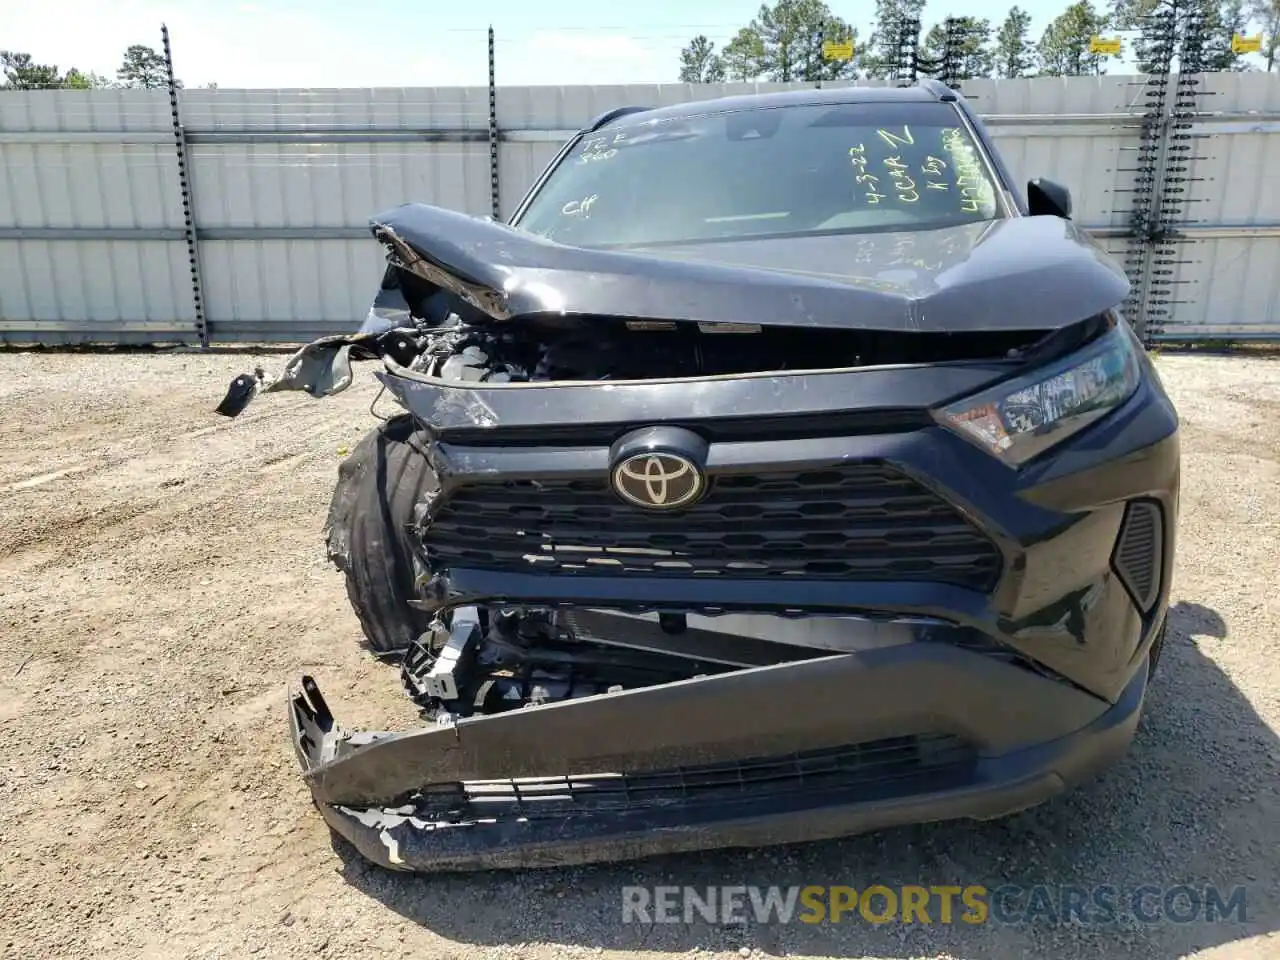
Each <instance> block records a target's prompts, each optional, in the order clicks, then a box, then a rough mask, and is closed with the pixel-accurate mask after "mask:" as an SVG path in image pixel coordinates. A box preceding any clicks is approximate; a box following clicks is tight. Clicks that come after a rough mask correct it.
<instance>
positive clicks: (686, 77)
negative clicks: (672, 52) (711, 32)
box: [680, 33, 724, 83]
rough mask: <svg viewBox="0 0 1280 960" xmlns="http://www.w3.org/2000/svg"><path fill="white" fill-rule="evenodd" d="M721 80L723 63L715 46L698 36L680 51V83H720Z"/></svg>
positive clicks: (700, 35) (703, 37)
mask: <svg viewBox="0 0 1280 960" xmlns="http://www.w3.org/2000/svg"><path fill="white" fill-rule="evenodd" d="M723 80H724V61H723V60H722V59H721V58H720V57H719V55H718V54H717V53H716V45H715V44H714V43H712V42H711V41H710V40H708V39H707V38H706V37H705V36H704V35H703V34H701V33H700V34H698V35H697V36H696V37H694V38H693V39H692V40H690V41H689V45H688V46H687V47H685V48H684V49H683V50H681V51H680V82H681V83H721V82H722V81H723Z"/></svg>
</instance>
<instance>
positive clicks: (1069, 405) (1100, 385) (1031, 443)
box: [934, 322, 1141, 466]
mask: <svg viewBox="0 0 1280 960" xmlns="http://www.w3.org/2000/svg"><path fill="white" fill-rule="evenodd" d="M1138 349H1140V348H1139V347H1138V346H1137V344H1136V340H1135V338H1134V337H1133V336H1132V335H1131V334H1130V333H1129V328H1128V326H1127V325H1126V324H1124V323H1123V322H1121V323H1118V324H1117V325H1116V326H1115V327H1113V328H1112V329H1111V330H1110V331H1109V332H1108V333H1106V334H1103V335H1102V336H1101V337H1099V338H1098V339H1097V340H1095V341H1094V342H1093V343H1091V344H1089V345H1088V346H1087V347H1085V348H1084V349H1083V350H1079V351H1077V352H1076V353H1073V354H1071V356H1069V357H1066V358H1064V359H1062V360H1059V361H1056V362H1055V363H1053V364H1051V365H1049V366H1047V367H1043V368H1041V369H1039V370H1036V371H1035V372H1034V373H1030V374H1027V375H1025V376H1022V377H1018V378H1016V379H1014V380H1008V381H1005V382H1004V383H1001V384H999V385H997V386H995V387H992V388H991V389H989V390H984V391H983V392H982V393H979V394H975V395H974V396H971V397H966V398H965V399H964V400H961V401H959V402H957V403H953V404H951V405H949V406H947V407H943V408H942V409H940V410H938V411H935V414H934V416H935V417H937V419H938V422H939V423H941V424H942V425H943V426H944V427H948V428H949V429H951V430H954V431H955V432H956V433H958V434H960V436H962V437H964V438H965V439H966V440H970V441H972V442H974V443H976V444H977V445H978V446H980V447H982V448H983V449H984V450H986V451H988V452H989V453H992V454H994V455H995V456H997V457H999V458H1000V459H1001V460H1003V461H1005V463H1008V464H1010V465H1012V466H1017V465H1019V464H1022V463H1025V462H1026V461H1027V460H1029V459H1031V458H1032V457H1034V456H1036V455H1037V454H1039V453H1043V452H1044V451H1045V450H1047V449H1049V448H1050V447H1052V446H1054V445H1055V444H1057V443H1061V442H1062V441H1063V440H1065V439H1066V438H1067V437H1069V436H1071V435H1072V434H1074V433H1077V432H1078V431H1080V430H1083V429H1084V428H1085V427H1087V426H1088V425H1089V424H1091V423H1093V422H1094V421H1096V420H1098V419H1100V418H1101V417H1103V416H1105V415H1106V414H1107V413H1108V412H1109V411H1111V410H1114V409H1115V408H1116V407H1118V406H1120V404H1122V403H1124V402H1125V401H1126V400H1128V399H1129V397H1130V396H1132V395H1133V392H1134V391H1135V390H1136V389H1137V388H1138V380H1139V377H1140V370H1141V368H1140V366H1139V361H1138V352H1137V351H1138Z"/></svg>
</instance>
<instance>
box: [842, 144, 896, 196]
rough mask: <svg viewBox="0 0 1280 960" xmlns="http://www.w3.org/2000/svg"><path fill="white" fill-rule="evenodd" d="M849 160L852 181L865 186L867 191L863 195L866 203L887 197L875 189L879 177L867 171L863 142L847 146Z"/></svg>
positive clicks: (865, 151)
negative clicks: (851, 169) (851, 167)
mask: <svg viewBox="0 0 1280 960" xmlns="http://www.w3.org/2000/svg"><path fill="white" fill-rule="evenodd" d="M849 162H850V163H851V164H852V165H853V171H854V172H853V182H854V183H856V184H857V185H858V186H860V187H865V188H866V191H867V192H866V193H865V194H863V196H864V197H866V200H867V203H879V202H880V201H881V200H884V199H885V198H886V197H888V194H887V193H879V192H878V191H877V189H876V187H877V185H878V184H879V183H880V178H879V177H877V176H876V175H875V174H873V173H868V172H867V148H866V146H865V145H864V144H861V143H860V144H858V145H857V146H856V147H850V148H849Z"/></svg>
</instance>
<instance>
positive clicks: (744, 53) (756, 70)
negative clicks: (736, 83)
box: [720, 27, 767, 80]
mask: <svg viewBox="0 0 1280 960" xmlns="http://www.w3.org/2000/svg"><path fill="white" fill-rule="evenodd" d="M720 59H721V61H723V63H724V71H725V76H726V77H727V78H728V79H730V80H759V79H760V78H761V77H762V76H764V72H765V70H766V69H767V67H766V63H765V61H766V58H765V51H764V39H763V38H762V37H761V36H760V34H758V33H756V32H755V31H754V30H753V29H751V28H750V27H743V28H742V29H741V30H739V31H738V33H737V35H736V36H734V38H733V39H732V40H730V41H729V42H728V43H727V44H725V47H724V52H723V53H722V54H721V55H720Z"/></svg>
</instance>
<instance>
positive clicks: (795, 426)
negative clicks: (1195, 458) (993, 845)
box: [219, 82, 1179, 870]
mask: <svg viewBox="0 0 1280 960" xmlns="http://www.w3.org/2000/svg"><path fill="white" fill-rule="evenodd" d="M1070 215H1071V210H1070V200H1069V197H1068V194H1067V191H1066V190H1065V189H1063V188H1062V187H1060V186H1057V185H1055V184H1052V183H1048V182H1044V181H1032V182H1031V183H1030V184H1028V185H1027V188H1026V191H1025V193H1023V192H1022V191H1020V190H1019V189H1017V188H1016V186H1015V184H1014V183H1013V182H1012V180H1011V178H1010V176H1009V174H1008V171H1007V170H1006V169H1005V167H1004V165H1003V163H1002V162H1001V160H1000V158H999V156H998V155H997V153H996V152H995V150H994V149H993V148H992V145H991V143H990V141H989V139H988V137H987V135H986V134H985V132H984V130H983V127H982V124H981V123H980V122H979V120H978V118H977V117H976V116H975V115H974V113H973V112H972V111H971V109H970V108H969V106H968V105H967V104H966V102H965V100H964V99H963V97H961V96H959V95H957V94H956V93H955V92H954V91H952V90H949V89H947V88H946V87H943V86H942V85H940V84H936V83H932V82H928V83H923V84H921V85H918V86H915V87H910V88H901V89H866V88H852V89H835V90H805V91H800V92H790V93H781V94H769V95H759V96H749V97H734V98H727V99H722V100H713V101H709V102H703V103H687V104H681V105H678V106H671V107H664V108H661V109H648V110H639V109H621V110H616V111H613V112H611V113H609V114H607V115H606V116H604V117H602V118H600V120H599V121H597V122H596V123H595V124H593V125H592V126H591V127H590V129H587V130H584V131H582V132H581V133H580V134H579V135H577V136H576V137H575V138H574V139H573V140H572V141H571V142H570V143H568V144H567V145H566V146H565V147H564V148H563V149H562V150H561V151H560V153H559V154H558V155H557V156H556V157H555V159H554V161H553V162H552V163H551V164H550V166H549V167H548V169H547V170H546V172H545V173H543V174H542V176H541V177H540V178H539V179H538V181H537V182H536V183H535V184H534V185H533V187H532V189H531V190H530V191H529V194H528V195H527V197H526V198H525V199H524V200H523V201H522V202H521V203H520V204H519V206H518V209H517V210H516V212H515V214H514V215H513V216H512V217H511V218H510V223H507V224H503V223H497V222H493V221H492V220H487V219H478V218H473V217H469V216H464V215H462V214H458V213H453V212H449V211H446V210H443V209H439V208H435V207H430V206H424V205H421V204H408V205H405V206H401V207H398V208H396V209H394V210H391V211H390V212H388V213H386V214H384V215H381V216H379V217H376V218H375V219H374V220H373V222H372V233H373V235H374V237H375V238H376V239H377V241H378V242H380V243H381V244H382V246H383V247H384V248H385V251H386V254H387V258H388V266H387V268H386V272H385V276H384V279H383V282H382V288H381V290H380V292H379V294H378V297H377V300H376V301H375V304H374V307H373V309H372V310H371V311H370V315H369V317H368V319H367V321H366V326H365V328H364V329H362V330H361V331H360V332H359V333H357V334H354V335H350V336H331V337H324V338H322V339H320V340H318V341H316V342H315V343H313V344H311V345H310V346H308V347H306V348H304V349H303V350H302V351H300V352H299V353H298V354H297V355H295V357H294V358H293V359H292V360H291V361H290V362H289V364H288V365H287V366H286V368H285V370H284V371H283V373H282V375H281V376H279V377H278V378H274V379H272V378H268V377H266V375H265V374H263V373H262V371H258V372H257V374H256V376H245V377H242V378H238V379H237V381H236V382H235V383H233V386H232V390H231V392H230V393H229V395H228V397H227V399H226V400H225V401H224V403H223V406H222V407H220V408H219V409H220V411H221V412H223V413H226V414H228V415H235V414H236V413H237V412H238V411H239V410H240V409H242V408H243V407H244V405H245V404H246V403H247V402H248V401H249V399H251V398H252V396H253V395H254V394H256V393H258V392H266V391H273V390H283V389H301V390H306V391H308V392H310V393H311V394H312V395H314V396H324V395H327V394H331V393H334V392H336V391H338V390H341V389H343V388H344V387H346V386H347V385H348V384H349V383H350V382H351V366H350V362H351V361H352V360H354V359H372V358H378V359H380V360H381V361H382V364H383V369H382V370H380V371H379V372H378V374H377V376H378V378H379V380H380V381H381V383H382V386H383V387H384V388H385V394H387V395H389V396H390V397H391V398H394V400H395V401H396V402H398V404H399V406H400V407H401V408H402V412H401V413H399V414H398V415H396V416H393V417H391V418H390V419H388V420H386V422H384V423H383V424H382V425H381V426H380V427H378V428H377V429H376V430H374V431H372V432H371V433H370V434H369V435H368V436H367V437H366V439H365V440H364V441H363V442H362V443H361V444H360V445H359V446H358V447H357V448H356V449H354V450H353V451H352V453H351V454H350V456H349V457H348V458H347V459H346V460H345V461H344V463H343V464H342V466H341V468H340V471H339V479H338V485H337V489H336V491H335V493H334V496H333V502H332V504H331V508H330V515H329V519H328V533H327V535H328V543H329V551H330V555H331V556H332V558H333V559H334V561H335V562H336V563H337V565H338V566H339V567H340V568H341V570H342V571H343V572H344V574H345V577H346V582H347V588H348V592H349V594H350V599H351V602H352V605H353V606H354V608H355V611H356V613H357V614H358V616H359V619H360V622H361V624H362V626H363V629H364V633H365V635H366V640H367V643H368V644H369V645H370V646H371V647H372V649H373V650H374V651H376V652H377V653H379V654H381V655H385V656H386V657H388V658H392V659H395V660H396V661H397V662H398V663H399V664H400V669H401V673H402V680H403V682H404V685H405V688H406V690H407V692H408V693H409V695H410V696H411V697H412V698H413V699H414V700H415V701H416V703H417V704H418V705H419V706H420V707H421V708H422V710H423V712H424V715H425V716H426V718H427V720H428V721H429V722H428V724H427V726H426V727H425V728H423V729H419V730H414V731H411V732H401V733H357V732H350V731H345V730H343V729H342V728H340V727H339V726H338V724H337V723H336V721H335V719H334V717H333V715H332V713H331V712H330V709H329V707H328V706H327V705H326V703H325V701H324V699H323V697H322V696H321V693H320V691H319V690H318V689H317V685H316V684H315V682H314V681H313V680H312V679H311V678H304V679H303V683H302V686H301V688H300V689H299V690H298V691H297V692H296V694H295V695H294V696H293V698H292V700H291V703H290V716H291V720H292V724H293V735H294V738H295V745H296V748H297V753H298V757H299V759H300V761H301V764H302V767H303V770H304V773H305V776H306V779H307V781H308V783H309V785H310V787H311V790H312V793H313V795H314V798H315V801H316V804H317V806H318V808H319V810H320V811H321V812H322V814H323V815H324V817H325V818H326V819H327V821H328V822H329V823H330V824H331V826H332V827H333V829H334V830H336V831H337V832H338V833H339V834H341V835H343V836H345V837H347V838H348V839H349V840H350V841H351V842H352V843H354V844H355V845H356V846H357V847H358V848H359V849H360V850H361V851H362V852H363V854H364V855H365V856H367V857H369V858H371V859H373V860H375V861H377V862H379V863H381V864H384V865H386V866H389V867H393V868H397V869H404V870H457V869H473V868H482V867H520V866H533V865H541V864H559V863H567V862H585V861H591V860H601V859H614V858H627V857H636V856H641V855H645V854H650V853H655V852H659V851H672V850H687V849H695V848H707V847H715V846H743V845H756V844H769V843H781V842H790V841H798V840H810V839H817V838H823V837H833V836H839V835H845V834H850V833H855V832H859V831H863V830H869V829H875V828H880V827H885V826H889V825H893V824H902V823H911V822H920V821H927V820H938V819H946V818H961V817H969V818H977V819H990V818H994V817H999V816H1003V815H1005V814H1008V813H1011V812H1013V811H1016V810H1020V809H1023V808H1026V807H1028V806H1032V805H1034V804H1037V803H1039V802H1041V801H1043V800H1045V799H1047V798H1049V797H1052V796H1053V795H1055V794H1057V793H1059V792H1061V791H1062V790H1064V789H1065V788H1066V787H1067V786H1068V785H1070V784H1073V783H1076V782H1079V781H1080V780H1082V779H1084V778H1087V777H1089V776H1091V775H1092V774H1094V773H1095V772H1097V771H1099V770H1101V769H1103V768H1104V767H1106V766H1107V765H1109V764H1111V763H1112V762H1114V761H1116V760H1117V759H1119V758H1120V757H1121V756H1122V755H1123V754H1124V753H1125V751H1126V749H1127V747H1128V744H1129V741H1130V739H1131V737H1132V735H1133V731H1134V729H1135V727H1136V725H1137V722H1138V718H1139V715H1140V712H1141V707H1142V702H1143V696H1144V692H1145V689H1146V686H1147V681H1148V677H1149V676H1150V674H1151V671H1152V670H1153V668H1154V667H1155V665H1156V661H1157V658H1158V655H1159V651H1160V646H1161V641H1162V638H1163V635H1164V629H1165V613H1166V608H1167V604H1168V591H1169V579H1170V574H1171V571H1172V568H1173V557H1174V534H1175V527H1176V519H1177V509H1178V478H1179V448H1178V419H1177V414H1176V412H1175V410H1174V408H1173V406H1172V405H1171V403H1170V401H1169V399H1168V397H1167V396H1166V395H1165V392H1164V390H1163V389H1162V387H1161V384H1160V381H1159V379H1158V377H1157V375H1156V372H1155V370H1154V369H1153V367H1152V365H1151V363H1150V361H1149V359H1148V358H1147V356H1146V354H1145V352H1144V350H1143V348H1142V345H1141V343H1140V342H1139V341H1138V340H1137V339H1136V338H1135V335H1134V333H1133V331H1132V330H1131V329H1130V327H1129V325H1128V323H1127V322H1126V320H1125V318H1124V317H1123V316H1122V315H1121V313H1120V312H1119V308H1120V306H1121V305H1122V303H1123V302H1124V301H1125V298H1126V296H1127V294H1128V291H1129V285H1128V282H1127V281H1126V279H1125V276H1124V273H1123V272H1122V271H1121V269H1120V268H1119V267H1117V266H1116V265H1115V264H1114V263H1113V262H1112V261H1111V260H1110V259H1108V257H1107V256H1106V255H1105V254H1104V253H1103V252H1102V251H1101V250H1100V249H1099V247H1098V246H1097V245H1096V244H1095V243H1094V242H1093V241H1092V240H1091V239H1090V238H1089V237H1088V236H1087V235H1086V234H1084V233H1083V232H1082V231H1081V230H1080V229H1079V228H1078V227H1077V226H1075V225H1074V224H1073V223H1072V222H1071V219H1070Z"/></svg>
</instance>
